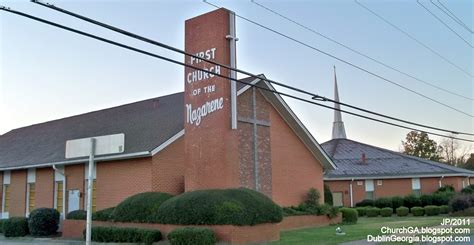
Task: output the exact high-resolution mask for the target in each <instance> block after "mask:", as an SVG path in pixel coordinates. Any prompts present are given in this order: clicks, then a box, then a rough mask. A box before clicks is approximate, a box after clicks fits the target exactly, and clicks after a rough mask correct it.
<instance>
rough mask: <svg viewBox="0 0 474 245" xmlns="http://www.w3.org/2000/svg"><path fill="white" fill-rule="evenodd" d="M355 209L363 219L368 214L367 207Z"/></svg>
mask: <svg viewBox="0 0 474 245" xmlns="http://www.w3.org/2000/svg"><path fill="white" fill-rule="evenodd" d="M355 209H356V210H357V215H358V216H359V217H363V216H365V215H366V214H367V207H356V208H355Z"/></svg>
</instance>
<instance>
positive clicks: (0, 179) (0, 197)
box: [0, 172, 4, 218]
mask: <svg viewBox="0 0 474 245" xmlns="http://www.w3.org/2000/svg"><path fill="white" fill-rule="evenodd" d="M3 173H4V172H0V212H2V207H3ZM0 218H1V217H0Z"/></svg>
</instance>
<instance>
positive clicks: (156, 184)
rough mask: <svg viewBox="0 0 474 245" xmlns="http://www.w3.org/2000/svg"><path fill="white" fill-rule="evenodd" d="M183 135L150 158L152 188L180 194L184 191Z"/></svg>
mask: <svg viewBox="0 0 474 245" xmlns="http://www.w3.org/2000/svg"><path fill="white" fill-rule="evenodd" d="M184 161H185V159H184V137H181V138H180V139H178V140H177V141H175V142H173V143H172V144H171V145H169V146H168V147H166V148H165V149H163V150H162V151H161V152H159V153H158V154H156V155H155V156H153V159H152V164H153V165H152V187H151V188H152V190H153V191H159V192H167V193H170V194H174V195H177V194H180V193H183V192H184V166H185V162H184Z"/></svg>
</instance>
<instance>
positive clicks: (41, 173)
mask: <svg viewBox="0 0 474 245" xmlns="http://www.w3.org/2000/svg"><path fill="white" fill-rule="evenodd" d="M25 182H26V181H25ZM35 186H36V190H35V192H36V193H35V208H52V207H53V206H54V170H53V168H37V169H36V182H35Z"/></svg>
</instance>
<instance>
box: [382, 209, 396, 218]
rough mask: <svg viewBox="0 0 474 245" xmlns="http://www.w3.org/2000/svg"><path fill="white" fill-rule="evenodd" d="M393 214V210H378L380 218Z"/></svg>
mask: <svg viewBox="0 0 474 245" xmlns="http://www.w3.org/2000/svg"><path fill="white" fill-rule="evenodd" d="M392 214H393V209H392V208H390V207H386V208H382V209H380V215H381V216H382V217H390V216H392Z"/></svg>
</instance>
